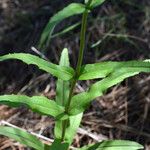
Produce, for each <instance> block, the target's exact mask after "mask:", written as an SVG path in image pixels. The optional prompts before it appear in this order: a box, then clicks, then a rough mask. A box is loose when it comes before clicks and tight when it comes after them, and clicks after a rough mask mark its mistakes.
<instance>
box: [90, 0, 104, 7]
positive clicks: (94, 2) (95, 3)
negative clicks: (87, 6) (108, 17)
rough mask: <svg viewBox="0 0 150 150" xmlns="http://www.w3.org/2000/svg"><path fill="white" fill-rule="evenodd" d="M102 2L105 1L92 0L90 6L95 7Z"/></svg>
mask: <svg viewBox="0 0 150 150" xmlns="http://www.w3.org/2000/svg"><path fill="white" fill-rule="evenodd" d="M103 2H105V0H93V1H92V3H91V7H93V8H94V7H97V6H99V5H101V4H102V3H103Z"/></svg>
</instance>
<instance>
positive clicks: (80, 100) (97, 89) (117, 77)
mask: <svg viewBox="0 0 150 150" xmlns="http://www.w3.org/2000/svg"><path fill="white" fill-rule="evenodd" d="M135 64H136V63H135ZM140 72H150V67H149V63H147V64H145V63H144V64H143V67H142V66H141V67H137V68H136V67H135V68H134V67H122V68H118V69H116V70H115V71H114V72H113V73H111V74H109V75H108V76H107V77H106V78H104V79H102V80H101V81H99V82H96V83H95V84H93V85H92V86H91V87H90V88H89V90H88V91H87V92H83V93H81V94H78V95H75V96H74V97H73V99H72V103H71V108H70V114H73V115H76V114H78V113H81V112H83V111H84V110H85V109H86V108H87V107H88V105H89V104H90V102H91V101H92V100H93V99H95V98H96V97H99V96H102V95H103V93H104V92H105V91H106V90H107V89H108V88H110V87H112V86H114V85H116V84H118V83H120V82H122V81H123V80H124V79H126V78H128V77H131V76H134V75H137V74H139V73H140Z"/></svg>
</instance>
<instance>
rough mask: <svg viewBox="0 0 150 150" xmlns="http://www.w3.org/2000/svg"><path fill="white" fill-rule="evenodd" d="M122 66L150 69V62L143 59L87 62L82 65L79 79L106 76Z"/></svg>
mask: <svg viewBox="0 0 150 150" xmlns="http://www.w3.org/2000/svg"><path fill="white" fill-rule="evenodd" d="M120 68H122V69H123V68H131V69H135V70H137V71H138V70H139V71H140V70H141V69H142V68H143V69H145V70H146V69H149V68H150V63H149V62H143V61H128V62H100V63H96V64H87V65H85V66H83V67H82V71H81V75H80V77H79V80H90V79H98V78H104V77H106V76H108V75H109V74H110V73H113V72H115V71H116V70H117V69H120Z"/></svg>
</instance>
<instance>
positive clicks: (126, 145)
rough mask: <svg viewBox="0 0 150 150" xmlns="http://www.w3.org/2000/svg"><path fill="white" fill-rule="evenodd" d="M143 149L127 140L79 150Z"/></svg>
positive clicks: (106, 142)
mask: <svg viewBox="0 0 150 150" xmlns="http://www.w3.org/2000/svg"><path fill="white" fill-rule="evenodd" d="M139 149H143V146H142V145H141V144H138V143H136V142H132V141H126V140H110V141H104V142H101V143H97V144H91V145H89V146H85V147H83V148H80V149H77V150H139Z"/></svg>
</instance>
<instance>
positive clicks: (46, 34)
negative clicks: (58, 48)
mask: <svg viewBox="0 0 150 150" xmlns="http://www.w3.org/2000/svg"><path fill="white" fill-rule="evenodd" d="M84 10H85V6H84V5H82V4H80V3H71V4H70V5H68V6H66V7H65V8H64V9H62V10H60V11H59V12H58V13H56V14H55V15H54V16H53V17H52V18H51V19H50V21H49V22H48V24H47V25H46V27H45V29H44V30H43V32H42V36H41V39H40V43H39V47H40V48H42V47H43V46H44V44H45V43H49V41H50V39H51V35H52V33H53V30H54V28H55V26H56V25H57V24H58V23H60V22H61V21H62V20H64V19H66V18H68V17H71V16H74V15H78V14H81V13H83V12H84Z"/></svg>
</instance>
